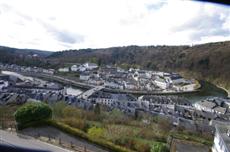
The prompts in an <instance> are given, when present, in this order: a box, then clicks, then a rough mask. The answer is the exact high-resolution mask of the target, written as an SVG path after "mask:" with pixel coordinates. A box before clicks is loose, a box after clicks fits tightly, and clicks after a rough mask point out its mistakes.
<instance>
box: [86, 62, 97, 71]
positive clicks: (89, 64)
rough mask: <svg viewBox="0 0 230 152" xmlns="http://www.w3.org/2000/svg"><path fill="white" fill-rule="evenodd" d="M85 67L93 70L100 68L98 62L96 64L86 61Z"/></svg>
mask: <svg viewBox="0 0 230 152" xmlns="http://www.w3.org/2000/svg"><path fill="white" fill-rule="evenodd" d="M84 67H85V68H86V69H87V70H93V69H96V68H98V66H97V64H95V63H85V64H84Z"/></svg>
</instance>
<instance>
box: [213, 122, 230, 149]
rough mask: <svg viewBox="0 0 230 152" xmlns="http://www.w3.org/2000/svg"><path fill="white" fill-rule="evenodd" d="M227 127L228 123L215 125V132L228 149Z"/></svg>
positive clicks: (229, 146)
mask: <svg viewBox="0 0 230 152" xmlns="http://www.w3.org/2000/svg"><path fill="white" fill-rule="evenodd" d="M229 129H230V125H216V132H217V133H218V134H219V136H220V137H221V138H222V139H223V141H224V143H225V146H226V148H227V149H228V151H230V137H229V136H227V132H228V130H229Z"/></svg>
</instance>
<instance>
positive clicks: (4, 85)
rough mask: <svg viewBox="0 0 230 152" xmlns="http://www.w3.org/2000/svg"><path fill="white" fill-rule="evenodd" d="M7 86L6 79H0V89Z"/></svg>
mask: <svg viewBox="0 0 230 152" xmlns="http://www.w3.org/2000/svg"><path fill="white" fill-rule="evenodd" d="M8 86H9V83H8V81H3V80H0V90H2V89H3V88H6V87H8Z"/></svg>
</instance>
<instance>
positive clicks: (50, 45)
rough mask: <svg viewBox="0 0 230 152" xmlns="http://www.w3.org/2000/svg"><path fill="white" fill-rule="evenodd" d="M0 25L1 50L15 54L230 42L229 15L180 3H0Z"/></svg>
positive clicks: (108, 0) (210, 6) (229, 12)
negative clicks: (15, 50)
mask: <svg viewBox="0 0 230 152" xmlns="http://www.w3.org/2000/svg"><path fill="white" fill-rule="evenodd" d="M0 25H1V26H0V27H1V28H0V45H7V46H11V47H19V48H36V49H47V50H62V49H78V48H89V47H92V48H100V47H111V46H123V45H158V44H165V45H167V44H168V45H179V44H192V43H202V42H209V41H219V40H230V35H229V34H230V26H229V25H230V9H229V8H228V7H227V6H221V5H217V4H210V3H200V2H195V1H179V0H84V1H83V0H58V1H57V0H37V1H31V0H20V1H18V0H0ZM198 27H200V28H198ZM223 33H224V34H223Z"/></svg>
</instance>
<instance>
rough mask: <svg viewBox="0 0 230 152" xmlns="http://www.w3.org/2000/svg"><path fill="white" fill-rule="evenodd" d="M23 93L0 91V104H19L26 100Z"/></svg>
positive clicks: (26, 97)
mask: <svg viewBox="0 0 230 152" xmlns="http://www.w3.org/2000/svg"><path fill="white" fill-rule="evenodd" d="M28 98H29V97H28V96H27V95H25V94H17V93H0V105H12V104H13V105H20V104H23V103H25V102H27V100H28Z"/></svg>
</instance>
